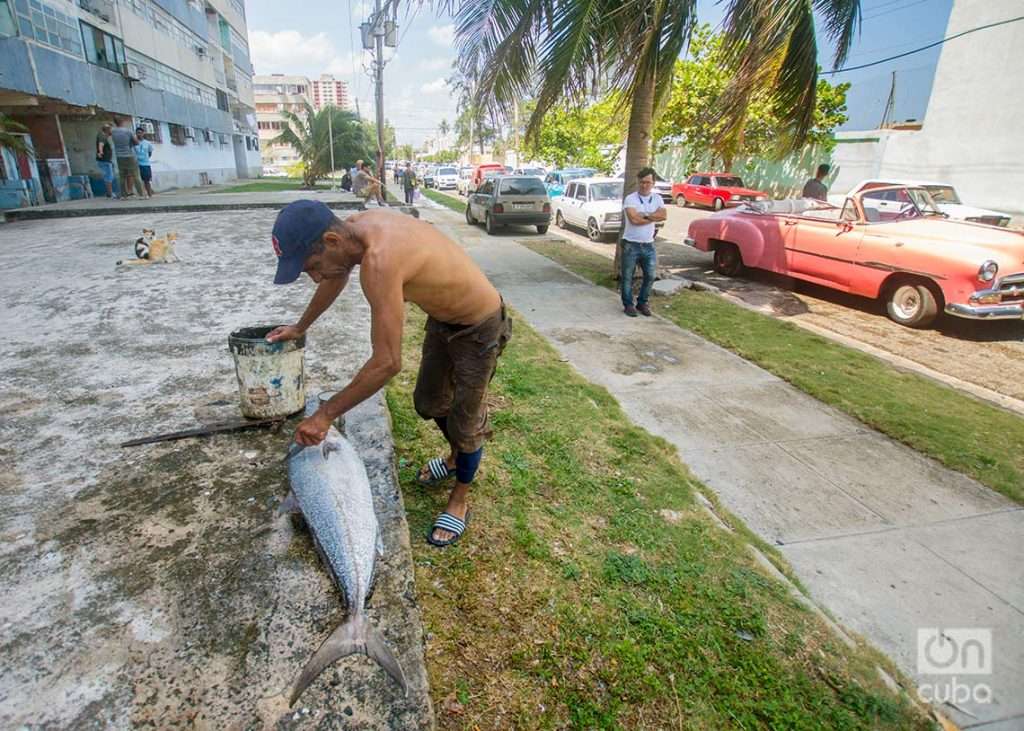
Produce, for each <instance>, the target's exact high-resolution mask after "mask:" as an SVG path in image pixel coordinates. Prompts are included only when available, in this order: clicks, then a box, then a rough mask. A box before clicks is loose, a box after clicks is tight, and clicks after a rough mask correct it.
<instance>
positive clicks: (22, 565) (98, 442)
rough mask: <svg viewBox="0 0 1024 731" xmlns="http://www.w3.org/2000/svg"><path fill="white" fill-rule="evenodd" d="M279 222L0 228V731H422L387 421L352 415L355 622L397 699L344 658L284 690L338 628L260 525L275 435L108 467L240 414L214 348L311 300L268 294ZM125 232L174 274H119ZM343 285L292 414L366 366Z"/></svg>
mask: <svg viewBox="0 0 1024 731" xmlns="http://www.w3.org/2000/svg"><path fill="white" fill-rule="evenodd" d="M274 215H275V213H274V211H239V212H222V213H213V214H211V213H209V212H203V213H191V214H150V215H123V216H117V217H110V218H79V219H63V220H53V221H37V222H23V223H11V224H6V225H3V226H0V306H2V307H3V310H4V312H5V324H6V327H5V338H4V343H3V344H2V345H0V409H2V411H0V413H2V414H3V419H2V421H0V435H2V437H3V439H2V440H0V464H2V466H3V469H2V472H0V496H2V498H0V536H2V537H3V542H2V548H0V577H2V579H3V582H4V584H5V585H6V587H7V591H5V592H4V595H3V599H0V651H2V652H3V656H4V664H3V665H4V667H3V670H2V671H0V726H2V727H4V728H21V727H25V728H44V727H45V728H68V729H72V728H74V729H81V728H114V729H121V728H123V729H127V728H139V727H146V726H149V727H154V728H176V727H190V728H210V729H212V728H239V729H241V728H266V727H274V728H339V729H340V728H353V729H354V728H395V729H407V728H409V729H411V728H429V727H430V726H431V725H432V713H431V709H430V703H429V697H428V689H427V679H426V673H425V669H424V665H423V640H422V636H421V634H422V631H421V626H420V621H419V613H418V609H417V606H416V602H415V595H414V586H413V574H412V566H411V560H410V553H409V545H408V530H407V527H406V524H405V518H404V511H403V509H402V502H401V496H400V493H399V490H398V486H397V482H396V479H395V474H394V465H393V447H392V442H391V435H390V426H389V421H388V415H387V411H386V407H385V405H384V404H383V400H382V398H381V397H380V396H378V397H376V398H374V399H373V400H371V401H368V402H366V403H365V404H363V405H362V406H361V407H359V408H358V409H357V410H355V411H353V412H352V413H351V414H350V415H349V417H348V419H347V425H346V426H347V430H348V434H349V437H350V438H351V439H352V441H353V443H354V444H355V446H356V448H357V449H358V450H359V452H360V453H361V455H362V456H363V458H364V460H365V462H366V465H367V470H368V473H369V476H370V481H371V485H372V486H373V489H374V492H375V502H376V509H377V512H378V517H379V519H380V521H381V525H382V527H383V529H384V543H385V558H384V560H383V565H382V566H380V570H379V574H378V583H377V586H376V589H375V592H374V594H373V596H372V597H371V599H370V601H369V603H368V616H369V617H370V619H371V621H372V622H373V623H374V624H375V625H376V626H377V627H378V628H379V629H380V630H381V632H382V634H383V635H384V637H385V638H386V639H387V641H388V642H389V643H390V644H391V646H392V647H393V648H395V650H396V654H397V656H398V658H399V660H400V662H401V663H402V665H403V667H404V669H405V673H406V675H407V677H408V679H409V683H410V695H409V697H408V698H404V699H403V698H402V697H401V694H400V691H399V690H398V689H397V688H396V687H395V685H394V684H393V683H392V682H391V680H390V679H389V678H388V677H387V676H386V675H385V674H384V672H383V671H382V670H381V669H380V668H378V667H377V666H376V665H375V664H374V663H372V661H370V660H369V659H367V658H365V657H362V656H355V657H350V658H345V659H343V660H341V661H339V662H338V663H336V664H335V665H334V666H332V667H331V668H329V669H328V670H327V671H325V672H324V673H323V675H321V676H320V678H319V679H318V680H317V681H315V682H314V683H313V685H312V686H311V687H310V688H309V689H308V690H307V691H306V693H305V694H304V695H303V696H302V698H301V699H300V701H299V703H298V705H297V707H296V708H295V709H289V708H288V707H287V695H286V694H287V691H288V690H289V689H290V685H291V683H292V681H293V679H294V678H295V676H296V675H297V674H298V672H299V670H300V669H301V668H302V666H303V664H304V663H305V662H306V661H307V659H308V658H309V657H310V655H311V654H312V652H313V651H315V649H316V648H317V647H318V646H319V644H320V643H321V642H322V641H323V639H324V638H326V637H327V635H328V634H329V633H330V631H331V630H332V629H333V628H334V627H335V626H336V625H337V624H338V622H340V621H341V620H342V619H343V617H344V614H345V607H344V600H343V597H342V596H341V594H340V592H339V591H338V590H337V589H336V588H335V586H334V585H333V583H332V582H331V579H330V577H329V575H328V573H327V571H326V570H325V569H324V568H323V567H322V566H321V565H320V563H319V560H318V558H317V555H316V552H315V551H314V549H313V546H312V542H311V540H310V538H309V536H308V534H306V533H304V532H301V531H297V530H295V529H294V528H293V527H292V524H291V521H290V520H289V519H288V518H287V517H278V516H277V514H276V509H277V507H278V504H279V503H280V500H281V499H282V498H283V497H284V495H285V493H286V490H287V475H286V470H285V468H284V466H283V465H282V463H281V458H282V456H283V454H284V450H285V447H286V446H287V443H288V440H289V436H290V432H291V429H292V428H294V422H292V423H290V424H288V425H286V426H285V429H284V432H282V433H278V434H274V433H271V432H269V431H253V432H246V433H240V434H227V435H219V436H214V437H209V438H204V439H191V440H187V441H178V442H168V443H162V444H153V445H147V446H141V447H134V448H131V449H122V448H120V447H119V446H118V444H119V443H120V442H121V441H122V440H126V439H130V438H134V437H140V436H145V435H150V434H156V433H162V432H169V431H174V430H178V429H182V428H188V427H192V426H195V425H196V424H197V422H198V423H210V422H213V421H218V420H225V419H232V418H237V417H238V416H239V413H238V392H237V386H236V382H235V374H234V367H233V363H232V359H231V355H230V353H229V352H228V349H227V335H228V333H229V332H230V331H232V330H233V329H235V328H236V327H239V326H244V325H255V324H260V323H267V324H269V323H275V322H281V321H291V320H292V319H293V318H295V317H296V316H297V314H298V313H299V312H300V311H301V309H302V308H303V307H304V306H305V304H306V302H307V301H308V297H309V295H310V293H311V291H312V289H311V285H310V283H308V282H305V283H303V284H301V285H293V286H290V287H274V286H272V285H271V284H270V282H271V278H272V271H273V266H274V263H275V262H274V258H273V256H272V252H271V250H270V245H269V231H270V228H271V225H272V222H273V219H274ZM143 227H146V228H153V229H156V231H157V232H158V234H162V233H164V232H166V231H177V232H178V234H179V239H178V243H177V251H178V254H179V256H180V257H181V262H180V263H178V264H169V265H152V266H148V267H133V268H125V269H121V270H118V269H115V266H114V264H115V261H116V260H117V259H122V258H130V257H131V256H132V242H133V241H134V239H135V238H136V237H137V236H139V235H140V233H141V230H142V228H143ZM368 314H369V312H368V306H367V305H366V302H365V300H364V299H363V297H362V295H361V294H360V292H359V288H358V281H356V280H353V282H352V283H351V284H350V285H349V288H348V290H347V291H346V293H345V294H344V295H343V296H342V298H341V299H340V300H339V302H338V303H336V304H335V306H334V307H333V308H332V309H331V310H330V311H329V312H328V313H327V314H326V315H325V316H324V318H323V322H322V323H320V324H318V327H317V328H315V329H314V331H313V332H312V333H310V335H309V338H308V340H309V342H308V344H307V347H306V374H307V379H308V380H307V383H308V386H307V392H308V393H310V394H315V393H316V392H317V391H319V390H328V389H335V388H337V387H338V386H339V385H343V384H344V383H345V382H347V380H348V378H349V377H350V376H351V375H352V374H353V373H354V372H355V369H357V368H358V367H359V366H360V365H361V364H362V362H363V360H364V359H365V357H366V356H367V354H368V350H369V337H368V330H369V317H368Z"/></svg>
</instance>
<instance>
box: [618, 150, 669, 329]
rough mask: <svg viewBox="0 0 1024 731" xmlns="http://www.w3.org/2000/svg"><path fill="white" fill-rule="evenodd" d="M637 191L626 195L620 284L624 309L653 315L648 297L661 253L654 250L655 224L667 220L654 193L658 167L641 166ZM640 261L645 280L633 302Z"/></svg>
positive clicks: (659, 200)
mask: <svg viewBox="0 0 1024 731" xmlns="http://www.w3.org/2000/svg"><path fill="white" fill-rule="evenodd" d="M636 177H637V190H636V192H634V193H630V194H629V195H627V196H626V200H624V201H623V202H622V207H623V208H624V209H625V211H626V221H625V228H624V229H623V231H622V271H621V272H620V279H621V281H620V286H621V288H622V307H623V311H624V312H625V313H626V314H627V315H629V316H630V317H636V313H637V310H639V311H640V312H641V313H643V314H644V315H646V316H647V317H650V316H651V308H650V307H649V306H648V304H647V298H648V297H650V296H651V286H652V285H653V284H654V276H655V270H656V269H657V266H658V254H657V252H656V251H655V250H654V235H655V233H656V227H655V225H654V224H655V223H656V222H658V221H664V220H665V217H666V214H665V203H664V201H662V200H661V195H659V194H658V193H655V192H654V169H653V168H641V169H640V171H639V172H638V173H637V174H636ZM637 262H639V263H640V268H641V269H643V272H644V279H643V284H641V285H640V294H639V295H638V296H637V298H636V306H634V305H633V271H634V270H635V269H636V265H637Z"/></svg>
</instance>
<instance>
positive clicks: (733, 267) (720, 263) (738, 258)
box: [715, 244, 743, 277]
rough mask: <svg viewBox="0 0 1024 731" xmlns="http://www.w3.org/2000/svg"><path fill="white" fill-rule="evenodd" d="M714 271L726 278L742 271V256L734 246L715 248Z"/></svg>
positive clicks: (723, 245) (720, 245) (727, 245)
mask: <svg viewBox="0 0 1024 731" xmlns="http://www.w3.org/2000/svg"><path fill="white" fill-rule="evenodd" d="M715 271H716V272H718V273H719V274H723V275H725V276H727V277H735V276H739V274H740V272H742V271H743V255H742V254H740V250H739V247H738V246H736V244H719V245H718V246H717V247H716V248H715Z"/></svg>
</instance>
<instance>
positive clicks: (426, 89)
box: [420, 78, 448, 94]
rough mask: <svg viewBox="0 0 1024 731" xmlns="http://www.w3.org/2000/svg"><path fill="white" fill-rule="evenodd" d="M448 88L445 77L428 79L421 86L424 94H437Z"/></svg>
mask: <svg viewBox="0 0 1024 731" xmlns="http://www.w3.org/2000/svg"><path fill="white" fill-rule="evenodd" d="M447 90H448V82H446V81H445V80H444V79H443V78H440V79H434V80H433V81H428V82H427V83H426V84H424V85H423V86H421V87H420V91H422V92H423V93H424V94H437V93H439V92H442V91H447Z"/></svg>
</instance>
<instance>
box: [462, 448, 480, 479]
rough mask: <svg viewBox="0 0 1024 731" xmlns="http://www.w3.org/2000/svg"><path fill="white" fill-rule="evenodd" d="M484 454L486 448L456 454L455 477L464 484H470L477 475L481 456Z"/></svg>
mask: <svg viewBox="0 0 1024 731" xmlns="http://www.w3.org/2000/svg"><path fill="white" fill-rule="evenodd" d="M483 456H484V448H483V447H480V449H478V450H476V451H475V452H468V453H467V452H459V453H458V454H456V455H455V479H456V480H457V481H459V482H461V483H462V484H463V485H468V484H469V483H471V482H472V481H473V478H474V477H476V470H477V468H478V467H479V466H480V458H481V457H483Z"/></svg>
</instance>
